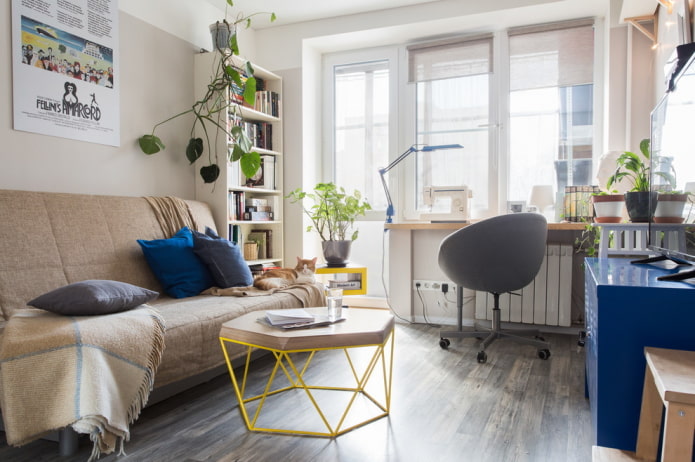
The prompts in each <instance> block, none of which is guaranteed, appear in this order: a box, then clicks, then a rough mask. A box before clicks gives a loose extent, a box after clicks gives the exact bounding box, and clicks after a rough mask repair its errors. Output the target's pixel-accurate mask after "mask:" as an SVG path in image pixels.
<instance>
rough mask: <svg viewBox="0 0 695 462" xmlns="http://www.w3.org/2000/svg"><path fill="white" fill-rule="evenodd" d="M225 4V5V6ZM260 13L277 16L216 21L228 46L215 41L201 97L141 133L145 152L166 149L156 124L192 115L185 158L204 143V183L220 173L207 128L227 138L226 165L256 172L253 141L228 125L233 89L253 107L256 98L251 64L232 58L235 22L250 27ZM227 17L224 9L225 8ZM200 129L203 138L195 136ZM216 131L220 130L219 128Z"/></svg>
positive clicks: (246, 172) (191, 160)
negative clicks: (210, 72)
mask: <svg viewBox="0 0 695 462" xmlns="http://www.w3.org/2000/svg"><path fill="white" fill-rule="evenodd" d="M226 1H227V7H232V6H234V3H233V0H226ZM227 7H226V8H227ZM259 14H268V15H270V21H271V22H273V21H275V19H276V16H275V13H254V14H251V15H248V16H244V15H243V14H239V15H238V16H237V18H236V19H235V20H233V21H231V22H228V21H227V20H226V19H225V20H223V21H221V22H219V21H218V26H219V25H223V26H226V29H227V32H228V33H229V34H228V36H229V41H228V43H227V46H224V47H221V46H220V45H221V44H220V43H218V42H215V51H214V53H217V54H218V56H217V57H216V59H215V63H214V65H213V68H214V72H213V75H212V77H211V80H210V83H209V84H208V86H207V90H206V92H205V94H204V95H203V97H202V98H201V99H200V100H198V101H196V102H195V103H194V104H193V106H191V107H190V108H189V109H187V110H185V111H183V112H180V113H178V114H176V115H173V116H171V117H169V118H168V119H165V120H163V121H161V122H159V123H158V124H156V125H155V126H154V127H153V128H152V132H151V133H149V134H147V135H143V136H142V137H140V138H139V139H138V144H139V145H140V149H141V150H142V152H144V153H145V154H148V155H151V154H156V153H158V152H159V151H161V150H163V149H164V148H165V146H164V143H163V142H162V140H161V139H160V138H159V137H158V136H157V135H155V131H156V130H157V127H159V126H160V125H162V124H165V123H167V122H169V121H171V120H174V119H176V118H178V117H181V116H184V115H187V114H192V115H193V117H194V118H193V124H192V126H191V131H190V139H189V141H188V145H187V146H186V152H185V154H186V159H188V162H189V163H190V164H193V163H195V162H196V161H197V160H198V159H199V158H200V157H201V156H202V155H203V154H204V153H205V149H206V148H205V146H206V145H207V146H208V148H207V151H208V152H207V155H208V164H207V165H204V166H202V167H201V168H200V172H199V173H200V176H201V177H202V178H203V181H204V182H205V183H214V182H215V181H216V180H217V178H218V177H219V175H220V171H221V168H220V155H219V153H218V152H217V150H216V149H215V150H211V149H210V146H213V144H212V143H211V142H210V130H209V129H211V130H212V132H213V134H214V135H215V136H219V135H220V131H221V132H222V133H224V134H225V135H226V136H227V139H229V140H230V149H229V150H228V151H227V152H225V156H224V161H223V162H222V165H225V164H226V162H227V160H229V161H230V162H239V164H240V166H241V171H242V172H243V173H244V175H246V176H247V177H252V176H254V175H255V174H256V172H257V171H258V169H259V168H260V165H261V156H260V154H258V153H257V152H255V151H254V150H253V143H252V142H251V140H250V139H249V138H248V136H246V134H245V133H244V131H243V130H242V128H241V127H239V126H237V125H234V126H232V127H231V128H229V127H228V125H227V121H228V120H227V117H228V114H233V115H235V116H236V115H238V112H239V106H238V103H237V102H236V101H234V100H233V99H232V98H231V92H232V89H234V88H236V89H241V91H240V92H239V91H236V93H240V94H241V96H242V97H243V100H244V101H245V102H246V103H247V104H248V105H249V106H251V107H254V104H255V100H256V79H255V78H254V76H253V74H254V71H253V66H251V63H249V62H246V64H245V66H244V69H238V68H236V67H234V66H233V65H232V64H231V63H232V57H234V56H239V45H238V42H237V25H238V24H241V23H244V24H245V26H246V28H249V27H250V26H251V18H252V17H253V16H256V15H259ZM225 16H226V9H225ZM196 129H199V132H198V133H201V132H202V135H203V136H202V138H201V137H200V136H196ZM218 130H219V131H218Z"/></svg>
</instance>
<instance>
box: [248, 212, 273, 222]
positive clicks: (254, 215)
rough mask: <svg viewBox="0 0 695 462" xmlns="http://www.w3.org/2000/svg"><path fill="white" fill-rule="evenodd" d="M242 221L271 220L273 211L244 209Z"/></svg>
mask: <svg viewBox="0 0 695 462" xmlns="http://www.w3.org/2000/svg"><path fill="white" fill-rule="evenodd" d="M243 219H244V221H273V220H274V219H275V218H274V214H273V212H255V211H245V212H244V218H243Z"/></svg>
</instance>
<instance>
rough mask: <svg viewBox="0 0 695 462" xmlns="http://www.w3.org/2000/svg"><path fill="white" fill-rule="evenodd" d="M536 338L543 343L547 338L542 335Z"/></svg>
mask: <svg viewBox="0 0 695 462" xmlns="http://www.w3.org/2000/svg"><path fill="white" fill-rule="evenodd" d="M535 338H536V340H540V341H541V342H545V337H543V336H542V335H536V337H535Z"/></svg>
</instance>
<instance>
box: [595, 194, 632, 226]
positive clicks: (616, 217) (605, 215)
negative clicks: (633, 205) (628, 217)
mask: <svg viewBox="0 0 695 462" xmlns="http://www.w3.org/2000/svg"><path fill="white" fill-rule="evenodd" d="M591 202H593V204H594V212H595V214H596V216H595V217H594V221H595V222H596V223H620V222H621V221H622V219H623V205H624V204H625V197H624V196H623V195H622V194H607V195H602V196H591Z"/></svg>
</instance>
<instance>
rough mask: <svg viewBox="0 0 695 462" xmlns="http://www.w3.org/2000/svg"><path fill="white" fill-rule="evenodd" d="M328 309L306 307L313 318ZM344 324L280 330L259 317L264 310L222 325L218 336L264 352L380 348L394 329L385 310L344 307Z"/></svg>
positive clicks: (392, 318) (263, 315) (262, 316)
mask: <svg viewBox="0 0 695 462" xmlns="http://www.w3.org/2000/svg"><path fill="white" fill-rule="evenodd" d="M326 310H327V308H326V307H325V306H324V307H314V308H306V311H308V312H309V313H312V314H315V315H326ZM342 316H343V317H344V318H346V319H345V321H341V322H337V323H335V324H330V325H328V326H321V327H313V328H309V329H288V330H285V329H280V328H277V327H271V326H269V325H267V324H265V323H263V322H259V321H258V319H259V318H261V319H262V318H265V311H255V312H251V313H247V314H245V315H243V316H240V317H238V318H236V319H232V320H231V321H227V322H225V323H224V324H222V328H221V329H220V337H221V338H225V339H228V340H231V341H233V342H241V343H246V344H250V345H253V346H256V347H259V348H264V349H267V350H278V351H301V350H320V349H329V348H347V347H356V346H366V345H381V344H383V343H384V342H385V341H386V339H387V338H388V336H389V334H390V333H391V331H392V330H393V326H394V323H395V321H394V317H393V315H392V314H391V313H390V312H389V311H387V310H376V309H365V308H343V312H342Z"/></svg>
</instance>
